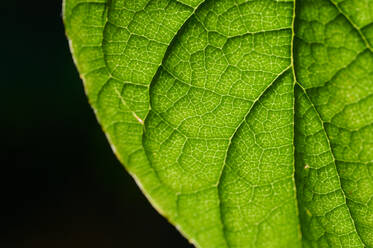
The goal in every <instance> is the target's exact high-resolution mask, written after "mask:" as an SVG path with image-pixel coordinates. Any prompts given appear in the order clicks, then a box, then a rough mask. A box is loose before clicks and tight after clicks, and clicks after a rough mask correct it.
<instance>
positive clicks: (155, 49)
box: [64, 0, 373, 248]
mask: <svg viewBox="0 0 373 248" xmlns="http://www.w3.org/2000/svg"><path fill="white" fill-rule="evenodd" d="M64 21H65V26H66V31H67V35H68V37H69V39H70V45H71V50H72V53H73V56H74V59H75V61H76V65H77V67H78V69H79V72H80V75H81V77H82V79H83V82H84V84H85V89H86V92H87V95H88V98H89V101H90V103H91V105H92V107H93V109H94V110H95V112H96V115H97V117H98V120H99V121H100V123H101V125H102V127H103V129H104V131H105V133H106V134H107V136H108V139H109V140H110V143H111V144H112V148H113V150H114V152H115V154H116V155H117V157H118V158H119V159H120V161H121V162H122V163H123V164H124V166H125V167H126V169H127V170H128V171H129V172H130V173H131V174H132V175H133V176H134V178H135V179H136V181H137V183H138V184H139V186H140V187H141V188H142V190H143V192H144V193H145V194H146V196H147V197H148V199H149V200H150V201H151V203H152V204H153V206H154V207H155V208H156V209H157V210H158V211H159V212H160V213H161V214H162V215H164V216H165V217H166V218H167V219H168V220H169V221H170V222H171V223H173V224H174V225H175V226H176V227H177V228H178V229H179V230H180V231H181V232H182V233H183V234H184V235H185V236H186V237H187V238H188V239H189V240H190V241H191V242H192V243H193V244H195V245H196V246H197V247H203V248H209V247H211V248H216V247H219V248H220V247H267V248H268V247H290V248H292V247H302V246H303V247H373V125H372V123H373V49H372V46H373V1H371V0H299V1H296V2H294V1H291V0H277V1H276V0H206V1H202V0H65V2H64Z"/></svg>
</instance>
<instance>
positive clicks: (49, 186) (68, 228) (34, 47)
mask: <svg viewBox="0 0 373 248" xmlns="http://www.w3.org/2000/svg"><path fill="white" fill-rule="evenodd" d="M0 8H1V19H3V20H2V22H1V27H2V30H1V33H2V34H1V48H2V52H1V53H2V56H1V58H2V60H1V71H2V75H1V91H0V92H1V99H0V106H1V107H0V111H1V113H0V118H1V119H0V120H1V133H2V135H1V137H2V138H1V140H2V144H4V143H5V148H2V149H1V172H0V176H1V180H0V181H1V191H0V193H1V195H0V204H1V206H2V210H1V220H0V223H1V226H2V227H4V230H3V231H2V234H5V237H3V238H1V240H0V242H1V243H3V244H1V243H0V246H1V247H6V248H7V247H25V248H30V247H35V248H36V247H37V248H43V247H48V248H59V247H79V248H82V247H90V248H95V247H105V248H106V247H108V248H110V247H191V245H189V244H188V242H187V241H186V240H185V239H184V238H183V237H182V236H181V235H180V234H179V233H178V232H177V231H176V229H175V228H174V227H173V226H171V225H170V224H168V222H167V220H166V219H164V218H163V217H161V216H160V215H159V214H158V213H157V212H156V211H155V210H154V209H153V208H152V207H151V205H150V204H149V203H148V201H147V200H146V199H145V197H144V196H143V195H142V193H141V192H140V190H139V189H138V187H137V186H136V184H135V182H134V180H133V179H132V178H131V177H130V176H129V175H128V173H127V172H126V171H125V170H124V169H123V167H122V166H121V165H120V164H119V162H118V161H117V159H116V158H115V156H114V155H113V153H112V151H111V149H110V146H109V144H108V142H107V141H106V138H105V136H104V134H103V132H102V131H101V128H100V126H99V125H98V123H97V121H96V119H95V116H94V114H93V111H92V110H91V108H90V107H89V105H88V102H87V99H86V97H85V94H84V90H83V86H82V83H81V81H80V79H79V76H78V73H77V71H76V69H75V66H74V65H73V61H72V58H71V55H70V52H69V49H68V42H67V40H66V37H65V35H64V28H63V25H62V20H61V1H60V0H46V1H19V0H18V1H14V0H10V1H2V3H1V6H0Z"/></svg>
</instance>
